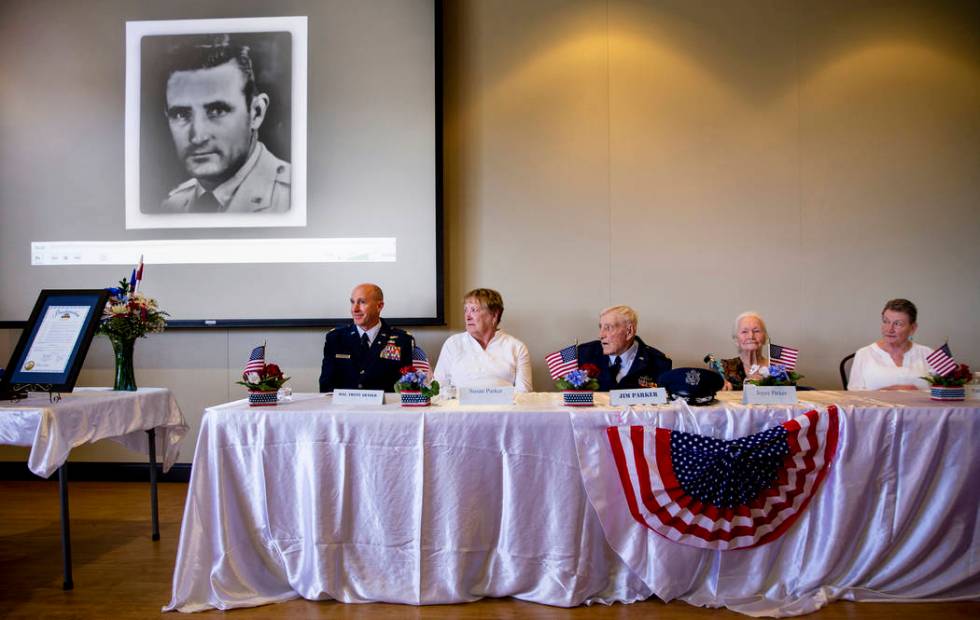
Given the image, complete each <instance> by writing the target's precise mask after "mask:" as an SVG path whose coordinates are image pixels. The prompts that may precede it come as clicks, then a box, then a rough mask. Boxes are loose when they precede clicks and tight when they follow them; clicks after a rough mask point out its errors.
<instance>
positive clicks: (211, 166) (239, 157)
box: [160, 35, 291, 213]
mask: <svg viewBox="0 0 980 620" xmlns="http://www.w3.org/2000/svg"><path fill="white" fill-rule="evenodd" d="M170 60H171V64H170V67H169V71H170V73H169V76H168V78H167V108H166V114H167V122H168V123H169V125H170V134H171V135H172V136H173V140H174V146H175V147H176V149H177V157H178V158H180V161H181V162H182V163H183V165H184V167H185V168H186V170H187V173H188V174H189V175H190V176H191V178H190V179H188V180H187V181H185V182H184V183H181V184H180V185H178V186H177V187H176V188H175V189H173V190H172V191H171V192H170V194H169V195H168V196H167V198H166V199H165V200H164V201H163V204H162V205H161V206H160V208H161V210H162V211H163V212H165V213H284V212H286V211H288V210H289V192H290V172H291V171H290V166H289V163H288V162H285V161H283V160H281V159H279V158H277V157H276V156H275V155H273V154H272V153H271V152H269V150H268V149H267V148H266V147H265V145H264V144H262V142H260V141H259V139H258V131H259V127H261V126H262V121H263V120H265V114H266V111H267V110H268V109H269V96H268V95H267V94H265V93H261V92H258V88H257V87H256V84H255V72H254V70H253V67H252V59H251V57H250V56H249V49H248V47H247V46H240V45H233V44H231V43H230V38H229V37H228V35H222V36H221V37H218V38H217V39H215V40H213V41H209V42H207V43H205V44H202V45H185V46H182V47H180V48H177V49H175V50H173V52H172V53H171V55H170Z"/></svg>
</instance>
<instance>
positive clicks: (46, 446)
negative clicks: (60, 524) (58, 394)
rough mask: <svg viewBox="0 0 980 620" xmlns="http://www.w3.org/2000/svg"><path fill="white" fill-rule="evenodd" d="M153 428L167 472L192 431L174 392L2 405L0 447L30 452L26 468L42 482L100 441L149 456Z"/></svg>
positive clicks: (77, 394)
mask: <svg viewBox="0 0 980 620" xmlns="http://www.w3.org/2000/svg"><path fill="white" fill-rule="evenodd" d="M151 428H153V429H157V430H156V440H157V452H158V453H160V454H162V455H163V471H167V470H168V469H170V466H171V465H173V464H174V462H176V460H177V457H178V453H179V448H180V445H179V444H180V440H181V439H182V438H183V437H184V435H186V434H187V429H188V427H187V423H186V422H185V421H184V416H183V414H182V413H181V412H180V409H179V408H178V407H177V401H175V400H174V397H173V395H172V394H171V393H170V390H167V389H163V388H140V389H139V390H138V391H136V392H115V391H113V390H111V389H109V388H80V389H78V390H76V391H74V392H71V393H69V394H63V395H62V399H61V401H59V402H56V403H52V402H49V400H48V395H47V394H32V395H31V396H29V397H28V398H25V399H24V400H20V401H17V402H15V403H9V404H5V403H4V402H3V401H0V444H4V445H13V446H26V447H29V448H31V454H30V457H29V458H28V461H27V466H28V467H29V468H30V470H31V471H32V472H34V473H35V474H37V475H38V476H41V477H43V478H47V477H48V476H50V475H51V474H53V473H54V472H55V471H57V470H58V468H59V467H61V465H62V464H64V463H65V461H67V460H68V454H69V453H70V452H71V451H72V449H73V448H76V447H78V446H80V445H82V444H86V443H92V442H95V441H98V440H100V439H112V440H113V441H116V442H118V443H120V444H122V445H124V446H126V447H127V448H129V449H131V450H135V451H137V452H143V453H144V454H145V453H146V452H147V443H146V440H147V437H146V432H145V431H147V430H149V429H151Z"/></svg>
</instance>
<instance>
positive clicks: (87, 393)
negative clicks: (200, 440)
mask: <svg viewBox="0 0 980 620" xmlns="http://www.w3.org/2000/svg"><path fill="white" fill-rule="evenodd" d="M187 430H188V426H187V423H186V422H185V420H184V416H183V414H182V413H181V411H180V409H179V408H178V407H177V402H176V400H174V397H173V394H171V393H170V390H167V389H163V388H140V389H139V390H138V391H136V392H116V391H113V390H111V389H109V388H77V389H76V390H75V391H74V392H72V393H69V394H63V395H62V397H61V400H59V401H57V402H51V399H49V396H48V394H31V395H30V396H29V397H28V398H26V399H24V400H20V401H16V402H9V401H0V444H4V445H13V446H24V447H29V448H30V449H31V452H30V456H29V457H28V461H27V465H28V467H29V468H30V470H31V471H32V472H33V473H34V474H36V475H38V476H40V477H42V478H47V477H49V476H51V474H53V473H54V472H55V471H58V486H59V490H60V494H61V532H62V551H63V561H64V575H65V578H64V584H63V587H64V589H66V590H69V589H71V588H72V587H73V582H72V576H71V538H70V531H69V518H68V477H67V461H68V455H69V453H70V452H71V450H72V449H73V448H76V447H78V446H80V445H83V444H86V443H93V442H96V441H98V440H100V439H112V440H113V441H115V442H117V443H120V444H122V445H123V446H126V447H127V448H129V449H131V450H135V451H137V452H143V451H146V452H147V453H148V455H149V470H150V507H151V508H150V509H151V520H152V528H153V531H152V538H153V540H159V539H160V525H159V518H158V513H157V487H156V478H157V468H156V463H157V459H156V453H157V450H158V449H160V450H161V451H162V453H163V471H164V472H166V471H168V470H169V469H170V467H171V466H172V465H173V464H174V462H175V461H176V460H177V456H178V451H179V447H180V441H181V439H183V437H184V435H186V434H187Z"/></svg>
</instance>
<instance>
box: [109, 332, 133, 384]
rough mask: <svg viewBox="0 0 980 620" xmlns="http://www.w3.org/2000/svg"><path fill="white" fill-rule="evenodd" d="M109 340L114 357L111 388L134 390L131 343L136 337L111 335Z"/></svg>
mask: <svg viewBox="0 0 980 620" xmlns="http://www.w3.org/2000/svg"><path fill="white" fill-rule="evenodd" d="M109 341H110V342H112V352H113V354H115V357H116V381H115V383H114V384H113V386H112V389H114V390H122V391H126V392H135V391H136V371H134V370H133V345H134V344H136V338H126V337H124V336H112V337H110V338H109Z"/></svg>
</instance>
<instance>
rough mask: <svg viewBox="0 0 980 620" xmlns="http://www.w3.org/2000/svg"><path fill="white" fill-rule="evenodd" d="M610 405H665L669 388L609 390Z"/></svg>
mask: <svg viewBox="0 0 980 620" xmlns="http://www.w3.org/2000/svg"><path fill="white" fill-rule="evenodd" d="M609 404H610V405H613V406H615V405H665V404H667V390H665V389H664V388H643V389H640V390H609Z"/></svg>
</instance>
